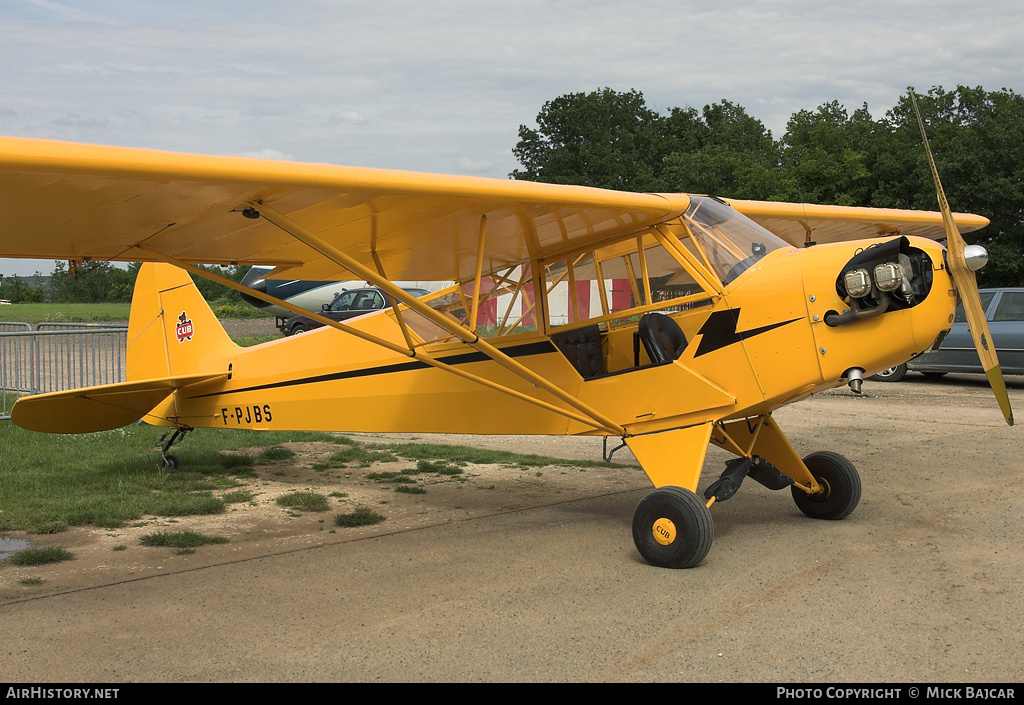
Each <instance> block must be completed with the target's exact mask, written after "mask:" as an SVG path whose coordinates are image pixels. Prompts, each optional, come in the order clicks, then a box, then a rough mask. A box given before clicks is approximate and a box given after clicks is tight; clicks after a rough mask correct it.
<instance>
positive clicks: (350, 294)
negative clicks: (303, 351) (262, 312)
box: [277, 286, 429, 335]
mask: <svg viewBox="0 0 1024 705" xmlns="http://www.w3.org/2000/svg"><path fill="white" fill-rule="evenodd" d="M403 291H406V292H408V293H410V294H412V295H413V296H415V297H417V298H419V297H421V296H426V295H427V294H428V293H429V292H428V291H427V290H426V289H403ZM390 305H391V299H389V298H388V296H387V294H385V293H384V292H383V291H381V290H380V289H378V288H377V287H375V286H371V287H367V288H365V289H350V290H349V291H343V292H342V293H340V294H338V295H337V296H336V297H335V298H334V301H332V302H331V303H329V304H324V305H323V311H322V312H321V314H320V315H322V316H326V317H327V318H330V319H332V320H335V321H344V320H346V319H349V318H355V317H356V316H362V315H364V314H367V313H372V312H373V311H379V310H380V309H382V308H386V307H388V306H390ZM277 327H278V328H279V329H280V330H281V332H282V333H284V334H285V335H297V334H299V333H305V332H306V331H308V330H313V329H314V328H321V327H323V323H320V322H318V321H314V320H313V319H312V318H310V317H309V316H292V317H291V318H278V319H277Z"/></svg>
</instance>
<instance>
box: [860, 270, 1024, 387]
mask: <svg viewBox="0 0 1024 705" xmlns="http://www.w3.org/2000/svg"><path fill="white" fill-rule="evenodd" d="M979 293H980V294H981V305H982V308H984V309H985V317H986V318H987V319H988V327H989V329H990V330H991V332H992V342H993V343H994V344H995V347H996V355H997V356H998V357H999V366H1000V368H1001V369H1002V371H1003V374H1009V375H1024V289H982V290H981V291H980V292H979ZM908 371H914V372H920V373H922V374H924V375H925V376H927V377H941V376H942V375H944V374H946V373H948V372H977V373H984V370H983V369H982V368H981V360H980V359H979V358H978V351H977V350H976V349H975V348H974V339H973V338H972V337H971V331H970V329H969V328H968V327H967V317H966V316H965V315H964V307H963V304H961V305H960V306H957V309H956V317H955V318H954V319H953V327H952V328H951V329H950V331H949V335H947V336H946V337H945V339H943V341H942V344H941V345H940V346H939V349H938V350H929V351H928V352H925V353H924V354H922V355H918V356H917V357H915V358H914V359H912V360H910V361H908V362H905V363H903V364H902V365H897V366H896V367H890V368H889V369H887V370H883V371H882V372H879V373H878V374H876V375H874V376H873V377H871V379H874V380H878V381H880V382H899V381H900V380H901V379H903V378H904V377H906V375H907V372H908Z"/></svg>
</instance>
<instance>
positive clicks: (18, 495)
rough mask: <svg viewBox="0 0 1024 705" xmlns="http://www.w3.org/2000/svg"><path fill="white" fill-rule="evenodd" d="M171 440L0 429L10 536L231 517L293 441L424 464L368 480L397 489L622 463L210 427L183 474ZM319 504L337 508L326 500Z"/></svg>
mask: <svg viewBox="0 0 1024 705" xmlns="http://www.w3.org/2000/svg"><path fill="white" fill-rule="evenodd" d="M161 433H162V429H157V428H153V427H151V426H140V425H131V426H126V427H125V428H121V429H116V430H113V431H103V432H99V433H88V434H80V435H51V434H42V433H33V432H30V431H25V430H24V429H21V428H18V427H17V426H15V425H13V424H11V423H6V422H0V448H3V449H5V452H2V453H0V507H2V508H3V513H2V515H0V530H3V531H24V532H26V533H31V534H53V533H59V532H61V531H65V530H67V529H68V528H69V527H72V526H96V527H101V528H109V529H116V528H119V527H122V526H126V525H130V524H132V523H135V522H138V521H140V520H141V519H142V518H143V517H145V516H159V517H179V516H190V515H208V514H217V513H220V512H224V511H226V508H227V507H228V506H229V505H231V504H240V503H245V502H251V501H252V500H253V498H254V497H255V495H254V494H253V493H252V492H251V491H250V490H248V489H247V488H246V487H245V486H244V485H245V484H246V480H247V479H250V478H254V477H256V474H255V470H256V468H257V467H258V466H257V460H256V459H255V457H254V456H259V462H274V461H277V460H287V459H288V458H289V457H293V456H294V454H293V453H292V451H290V450H288V449H287V448H285V447H283V445H282V444H285V443H289V442H313V441H321V442H333V443H336V444H338V446H340V447H339V448H338V450H337V451H336V452H335V453H333V454H332V455H331V458H330V460H329V461H327V463H325V465H326V466H328V467H346V466H347V465H348V464H350V463H352V464H359V465H360V466H363V467H368V466H370V465H372V464H373V463H384V462H398V461H401V460H411V461H413V462H415V467H413V468H406V469H403V470H400V471H397V472H383V471H381V472H372V473H369V474H368V475H367V479H370V480H375V481H378V482H387V483H391V484H393V485H395V486H400V485H407V486H413V485H415V484H416V483H417V478H418V476H422V475H430V476H432V477H433V478H435V479H456V478H459V477H461V476H463V473H465V472H466V466H467V465H469V464H483V463H497V464H503V465H508V466H513V467H519V468H521V469H525V468H532V469H535V470H539V469H540V468H544V467H549V466H570V467H580V468H584V467H589V466H611V465H614V463H604V462H601V461H568V460H562V459H558V458H550V457H547V456H540V455H529V454H526V455H524V454H518V453H510V452H508V451H502V450H485V449H478V448H469V447H465V446H451V445H444V444H420V443H392V444H387V445H375V444H365V445H364V444H363V443H361V442H359V441H356V440H353V439H351V438H346V437H338V436H336V435H333V434H327V433H315V432H311V433H306V432H268V431H244V430H215V429H201V430H199V431H196V432H194V433H190V434H189V435H188V436H186V438H185V439H184V441H183V442H181V443H180V444H179V445H177V446H175V448H174V451H173V452H174V453H175V454H177V455H178V457H179V459H180V461H181V467H180V468H179V469H176V470H175V469H168V468H163V467H160V463H159V454H158V453H156V452H155V450H154V447H155V445H156V443H157V439H158V438H159V437H160V434H161ZM259 449H262V450H259ZM237 451H245V452H237ZM316 467H317V466H316V465H314V468H316ZM274 470H275V471H276V472H280V471H279V470H278V469H277V468H275V469H274ZM264 472H265V473H266V471H264ZM281 474H284V473H281ZM403 491H408V490H403ZM291 494H292V495H295V496H296V499H294V500H293V499H288V500H287V501H289V502H291V501H296V502H297V501H299V500H298V499H297V497H298V496H299V495H300V494H301V493H291ZM316 501H317V502H320V501H322V502H325V503H326V502H327V500H326V498H322V499H321V500H316ZM313 506H317V507H321V508H316V509H313V508H310V507H309V506H304V507H303V506H298V505H296V506H295V507H294V508H296V509H305V510H306V511H326V509H327V508H326V507H325V506H323V505H320V504H314V505H313Z"/></svg>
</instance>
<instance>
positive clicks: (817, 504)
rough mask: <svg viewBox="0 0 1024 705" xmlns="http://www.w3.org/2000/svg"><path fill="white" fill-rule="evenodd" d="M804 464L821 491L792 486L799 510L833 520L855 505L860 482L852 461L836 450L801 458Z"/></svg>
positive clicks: (847, 513) (843, 515) (808, 514)
mask: <svg viewBox="0 0 1024 705" xmlns="http://www.w3.org/2000/svg"><path fill="white" fill-rule="evenodd" d="M804 465H806V466H807V469H808V470H810V471H811V474H812V475H813V476H814V479H815V480H817V481H818V484H820V485H821V486H822V487H823V488H824V491H823V492H821V493H819V494H807V493H806V492H804V491H803V490H801V489H800V488H799V487H795V486H794V487H793V488H792V492H793V501H794V502H796V506H797V507H799V508H800V511H801V512H803V513H804V514H806V515H807V516H809V517H811V518H812V519H832V520H835V519H843V518H845V517H847V516H849V515H850V513H851V512H853V510H854V509H856V508H857V505H858V504H859V503H860V493H861V484H860V474H859V473H858V472H857V468H856V467H854V465H853V463H851V462H850V461H849V460H847V459H846V458H845V457H844V456H842V455H840V454H839V453H833V452H831V451H827V450H823V451H819V452H817V453H811V454H810V455H808V456H807V457H806V458H804Z"/></svg>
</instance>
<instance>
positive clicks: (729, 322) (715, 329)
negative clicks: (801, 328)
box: [694, 308, 800, 357]
mask: <svg viewBox="0 0 1024 705" xmlns="http://www.w3.org/2000/svg"><path fill="white" fill-rule="evenodd" d="M799 320H800V318H792V319H790V320H788V321H782V322H781V323H770V324H768V325H766V326H761V327H760V328H751V329H750V330H745V331H738V330H736V329H737V327H738V326H739V322H740V309H738V308H735V309H733V308H727V309H725V310H724V311H715V312H714V313H712V314H711V315H710V316H708V320H706V321H704V325H702V326H701V327H700V330H699V331H697V333H698V334H699V335H700V336H701V339H700V345H698V346H697V352H696V353H695V354H694V357H700V356H701V355H707V354H708V353H713V352H715V351H716V350H721V349H722V348H724V347H726V346H728V345H732V344H733V343H738V342H740V341H741V340H747V339H749V338H753V337H754V336H757V335H761V334H762V333H767V332H768V331H770V330H775V329H776V328H781V327H782V326H786V325H789V324H790V323H794V322H796V321H799Z"/></svg>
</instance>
